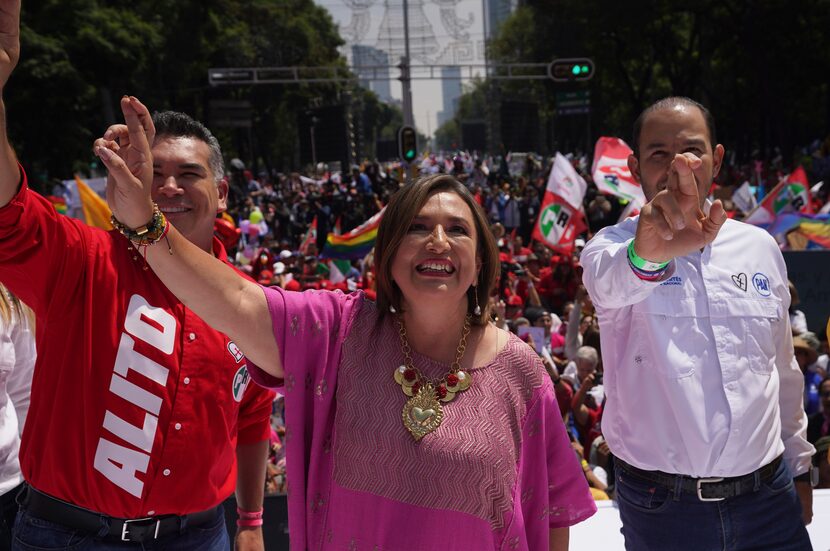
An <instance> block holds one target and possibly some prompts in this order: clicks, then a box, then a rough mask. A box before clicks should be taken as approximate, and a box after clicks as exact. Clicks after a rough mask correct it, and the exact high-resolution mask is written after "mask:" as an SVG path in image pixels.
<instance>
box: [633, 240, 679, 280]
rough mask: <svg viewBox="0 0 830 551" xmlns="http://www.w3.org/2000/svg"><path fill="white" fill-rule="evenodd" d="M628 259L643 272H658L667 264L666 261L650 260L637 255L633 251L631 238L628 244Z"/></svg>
mask: <svg viewBox="0 0 830 551" xmlns="http://www.w3.org/2000/svg"><path fill="white" fill-rule="evenodd" d="M628 260H629V261H630V262H631V263H632V264H633V265H634V266H635V267H636V268H639V269H640V270H642V271H644V272H659V271H660V270H662V269H663V268H665V267H666V266H668V265H669V263H668V262H651V261H650V260H646V259H645V258H642V257H639V256H637V253H635V252H634V240H633V239H632V240H631V242H630V243H629V244H628Z"/></svg>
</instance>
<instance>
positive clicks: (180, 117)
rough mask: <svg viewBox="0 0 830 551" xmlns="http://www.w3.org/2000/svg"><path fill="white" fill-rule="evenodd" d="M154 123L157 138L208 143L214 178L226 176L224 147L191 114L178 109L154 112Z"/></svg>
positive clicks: (217, 180) (216, 179) (209, 160)
mask: <svg viewBox="0 0 830 551" xmlns="http://www.w3.org/2000/svg"><path fill="white" fill-rule="evenodd" d="M153 124H154V125H155V127H156V139H159V138H162V137H171V138H195V139H197V140H201V141H203V142H205V143H206V144H207V145H208V148H209V149H210V158H209V159H208V164H209V165H210V167H209V168H210V170H211V172H213V178H214V180H215V181H216V182H217V183H218V182H219V181H220V180H222V178H224V177H225V163H224V161H223V160H222V148H221V147H220V146H219V140H217V139H216V136H214V135H213V134H212V133H211V132H210V130H208V129H207V127H206V126H205V125H204V124H202V123H200V122H199V121H197V120H195V119H193V118H192V117H190V116H189V115H186V114H184V113H180V112H178V111H157V112H155V113H153Z"/></svg>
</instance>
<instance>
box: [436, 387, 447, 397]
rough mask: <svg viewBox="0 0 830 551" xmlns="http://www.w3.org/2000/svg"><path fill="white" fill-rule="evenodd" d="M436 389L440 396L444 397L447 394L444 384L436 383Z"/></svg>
mask: <svg viewBox="0 0 830 551" xmlns="http://www.w3.org/2000/svg"><path fill="white" fill-rule="evenodd" d="M436 390H437V391H438V396H439V397H440V398H445V397H446V396H447V387H445V386H444V385H438V388H437V389H436Z"/></svg>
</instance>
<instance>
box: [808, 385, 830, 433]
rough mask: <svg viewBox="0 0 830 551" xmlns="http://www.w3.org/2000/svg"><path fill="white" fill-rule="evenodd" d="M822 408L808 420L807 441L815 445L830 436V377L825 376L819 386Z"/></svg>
mask: <svg viewBox="0 0 830 551" xmlns="http://www.w3.org/2000/svg"><path fill="white" fill-rule="evenodd" d="M818 396H819V400H821V408H820V409H819V411H816V412H815V413H813V414H812V415H810V416H809V418H808V420H807V440H809V441H810V443H811V444H813V445H815V443H816V442H817V441H818V439H819V438H823V437H825V436H830V377H828V376H825V377H824V379H822V380H821V383H819V385H818Z"/></svg>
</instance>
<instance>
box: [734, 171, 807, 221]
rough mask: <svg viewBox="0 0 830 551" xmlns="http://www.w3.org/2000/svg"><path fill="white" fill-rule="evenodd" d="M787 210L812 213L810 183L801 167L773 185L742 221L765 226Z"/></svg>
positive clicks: (787, 211)
mask: <svg viewBox="0 0 830 551" xmlns="http://www.w3.org/2000/svg"><path fill="white" fill-rule="evenodd" d="M789 212H800V213H803V214H812V206H811V199H810V184H809V182H808V181H807V174H806V173H805V172H804V169H803V168H801V167H798V168H796V169H795V170H794V171H792V173H790V174H789V175H787V177H786V178H784V180H782V181H781V182H780V183H779V184H778V185H777V186H775V187H774V188H773V189H772V191H770V192H769V193H768V194H767V196H766V197H764V199H763V200H762V201H761V203H760V204H759V205H758V207H757V208H756V209H755V210H754V211H752V212H751V213H750V214H749V215H748V216H747V217H746V219H745V220H744V222H747V223H748V224H755V225H756V226H766V225H768V224H771V223H772V222H773V221H774V220H775V217H776V216H778V215H780V214H785V213H789Z"/></svg>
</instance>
